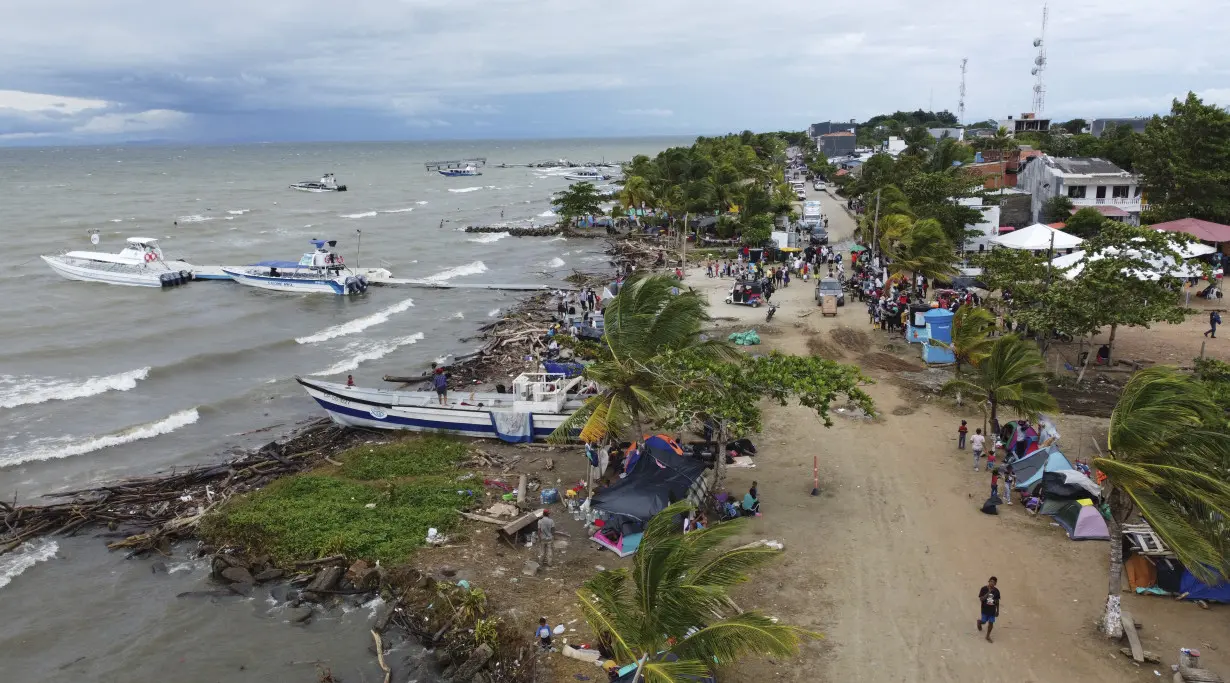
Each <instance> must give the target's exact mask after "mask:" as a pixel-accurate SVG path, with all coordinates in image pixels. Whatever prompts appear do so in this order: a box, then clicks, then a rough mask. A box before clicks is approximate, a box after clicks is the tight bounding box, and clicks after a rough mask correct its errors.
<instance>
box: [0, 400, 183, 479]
mask: <svg viewBox="0 0 1230 683" xmlns="http://www.w3.org/2000/svg"><path fill="white" fill-rule="evenodd" d="M200 418H201V415H200V413H198V412H197V410H196V408H190V409H188V410H181V411H180V412H178V413H173V414H171V415H168V416H167V417H164V418H162V419H161V420H158V421H157V422H150V423H148V424H143V425H137V426H136V427H129V428H128V429H124V430H121V431H118V432H115V433H114V434H107V435H105V436H91V437H89V438H86V439H79V440H74V439H72V438H71V437H70V438H62V439H46V440H42V442H43V443H44V444H47V445H45V446H43V447H41V448H34V449H30V448H28V447H23V448H20V449H8V450H5V451H0V467H8V466H10V465H20V464H22V463H26V462H34V461H38V460H55V459H58V458H71V457H73V456H77V455H85V454H86V453H93V452H94V451H98V450H102V449H104V448H111V447H112V446H121V445H123V444H126V443H132V442H133V441H140V440H142V439H152V438H153V437H155V436H159V435H161V434H169V433H171V432H173V431H175V430H177V429H179V428H180V427H186V426H188V425H190V424H193V423H195V422H196V421H197V420H199V419H200ZM36 443H37V442H36Z"/></svg>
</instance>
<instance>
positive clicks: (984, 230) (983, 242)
mask: <svg viewBox="0 0 1230 683" xmlns="http://www.w3.org/2000/svg"><path fill="white" fill-rule="evenodd" d="M957 203H958V204H961V205H962V206H968V207H970V208H972V209H978V210H979V211H981V212H982V220H981V221H979V222H978V223H975V224H973V225H966V226H965V229H966V231H967V232H968V231H976V232H977V233H978V234H977V235H974V236H972V237H966V238H965V251H967V252H983V251H987V250H989V249H990V248H991V242H990V239H991V238H992V237H995V236H996V235H998V234H999V207H998V206H983V205H982V200H981V199H980V198H978V197H963V198H961V199H958V200H957Z"/></svg>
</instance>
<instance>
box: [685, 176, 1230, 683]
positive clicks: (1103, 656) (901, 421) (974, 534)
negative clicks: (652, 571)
mask: <svg viewBox="0 0 1230 683" xmlns="http://www.w3.org/2000/svg"><path fill="white" fill-rule="evenodd" d="M825 208H826V211H827V212H828V213H829V215H830V232H831V233H833V234H834V238H833V239H834V242H836V241H838V240H840V239H842V238H843V237H845V236H848V235H849V232H850V230H852V228H853V222H852V221H851V220H850V219H849V217H848V216H847V215H846V214H845V212H844V210H843V209H841V208H840V207H839V206H837V204H836V203H835V202H833V201H831V200H826V201H825ZM688 280H689V282H688V284H689V285H691V286H693V287H696V288H698V289H701V290H702V291H706V292H708V293H709V299H710V302H711V304H712V306H713V308H712V312H713V314H714V315H715V316H722V317H726V318H735V319H737V321H738V322H734V321H730V320H721V321H718V325H719V326H720V327H722V328H723V329H729V328H732V327H737V326H739V325H743V326H745V327H744V328H746V327H752V326H755V327H756V328H757V329H759V330H761V333H762V338H763V340H764V344H763V345H762V346H761V347H757V348H756V349H755V350H756V351H758V352H763V351H765V350H767V349H771V348H777V349H781V350H783V351H787V352H791V353H807V352H808V343H807V342H808V340H809V339H812V338H815V339H818V340H822V341H823V342H824V343H825V344H827V347H828V348H831V349H833V350H834V352H835V353H837V354H840V356H841V357H840V358H838V359H839V360H842V361H843V362H850V363H856V364H860V365H864V367H866V368H869V367H870V366H869V365H867V364H866V363H860V362H859V361H860V358H862V357H863V356H864V355H865V354H868V353H874V352H877V351H881V350H882V349H883V347H884V344H885V343H886V341H887V338H886V337H884V336H882V335H883V334H884V333H881V332H878V331H872V330H871V329H870V328H869V326H868V325H867V318H866V315H865V313H864V312H863V309H862V307H861V306H859V305H858V304H857V303H854V304H852V305H847V306H846V307H844V308H842V309H841V310H840V312H839V314H838V316H837V317H836V318H822V317H821V316H820V313H819V311H818V309H817V308H816V305H815V302H814V300H813V298H812V290H811V288H810V287H807V286H801V285H802V283H798V284H796V285H792V286H791V287H789V288H786V289H783V290H780V291H779V292H778V293H777V294H775V295H774V297H773V299H774V303H779V304H781V306H782V308H781V310H780V311H779V312H778V314H777V316H776V317H775V318H774V320H773V324H772V325H766V324H765V323H764V309H763V308H762V309H749V308H746V307H741V306H733V305H726V304H724V303H722V298H724V296H725V291H726V289H727V288H728V287H729V285H730V281H729V280H718V279H709V278H706V277H705V276H704V273H703V271H700V272H696V271H694V272H693V273H692V274H691V275H690V276H689V278H688ZM840 327H848V328H850V330H851V332H849V333H847V334H846V335H845V336H844V337H843V338H844V339H846V340H847V342H849V341H851V340H855V343H847V344H846V345H845V346H843V345H842V344H841V343H840V342H838V341H836V340H835V339H834V338H833V336H832V334H831V332H832V331H833V330H834V329H836V328H840ZM860 338H862V339H864V340H865V341H864V342H862V343H858V342H857V340H859V339H860ZM866 371H867V372H868V373H869V374H871V376H873V377H874V378H875V379H876V380H877V384H875V385H873V386H871V387H870V388H869V390H870V393H871V394H872V396H873V397H874V398H875V400H876V402H877V405H878V406H879V409H880V414H881V417H880V418H879V419H877V420H869V419H866V418H860V417H846V416H845V415H843V414H841V413H835V414H834V420H835V424H834V425H833V427H831V428H825V427H824V426H823V425H822V424H820V422H819V421H818V420H817V419H816V417H815V415H814V414H813V413H811V412H810V411H808V410H806V409H802V408H798V407H790V408H778V407H767V408H766V425H765V430H764V432H763V434H762V435H761V436H760V438H759V439H758V441H757V443H758V446H759V448H760V455H759V457H757V458H756V462H757V466H756V468H755V469H745V470H739V469H732V470H730V471H729V476H728V478H727V484H728V489H729V490H731V491H733V492H735V493H738V494H740V495H741V494H742V493H743V492H744V491H746V489H747V487H748V486H749V485H750V484H751V482H752V480H757V481H759V489H760V493H761V496H762V499H763V501H764V516H762V517H760V518H757V519H755V520H753V522H752V523H751V526H750V530H749V534H748V535H749V538H775V539H778V540H780V541H782V542H784V543H785V544H786V553H785V557H784V558H783V559H782V560H781V561H780V562H777V563H775V564H774V565H772V566H771V567H770V568H768V569H767V570H765V571H763V572H761V573H759V574H757V575H756V578H755V580H754V582H753V583H752V584H750V585H748V586H747V587H746V588H745V589H743V590H742V591H741V592H740V593H739V595H738V601H739V602H740V604H742V605H744V606H745V607H747V606H751V605H755V606H756V607H758V608H760V609H763V610H764V611H766V612H767V613H769V614H770V615H773V616H776V617H779V618H781V619H783V620H786V621H788V622H790V623H794V624H798V625H800V626H803V627H806V628H809V629H813V630H815V631H819V632H822V633H823V634H824V635H825V637H824V639H823V640H820V641H817V642H815V643H811V644H809V645H807V646H806V648H805V652H804V655H803V656H802V657H800V658H798V659H793V660H784V661H779V662H774V661H769V660H758V661H757V660H751V661H748V662H746V663H741V664H740V665H739V666H738V667H736V668H735V670H734V671H732V672H731V674H732V675H731V676H730V678H729V680H733V681H765V680H770V679H775V680H788V681H835V682H837V681H840V682H842V683H845V682H847V681H873V682H876V683H888V682H907V681H909V682H915V681H918V682H935V683H940V682H944V683H974V682H976V681H996V682H1000V681H1013V683H1060V682H1066V681H1080V682H1081V683H1098V682H1102V681H1107V682H1110V681H1129V680H1140V681H1143V680H1168V679H1169V676H1170V672H1169V666H1168V664H1169V663H1171V662H1172V661H1175V659H1176V656H1177V655H1176V653H1177V650H1178V648H1179V647H1184V646H1186V647H1198V648H1201V649H1202V650H1203V651H1204V653H1205V660H1206V661H1207V662H1208V664H1209V665H1210V666H1211V667H1213V668H1215V669H1218V668H1220V669H1222V670H1223V671H1224V670H1226V667H1227V665H1228V663H1227V662H1226V658H1225V655H1224V654H1223V653H1227V652H1230V608H1225V607H1221V608H1219V607H1216V606H1215V607H1214V608H1213V609H1212V610H1208V611H1206V610H1202V609H1200V608H1199V607H1197V606H1195V605H1192V604H1186V603H1176V602H1174V601H1173V600H1168V599H1164V598H1145V597H1136V596H1131V595H1127V594H1125V595H1124V606H1125V608H1127V609H1130V610H1131V611H1132V612H1133V613H1134V614H1135V616H1136V618H1137V620H1138V621H1140V622H1142V623H1143V625H1144V628H1143V630H1142V631H1141V636H1142V640H1143V642H1144V647H1145V648H1146V649H1148V650H1151V651H1153V652H1156V653H1158V654H1160V655H1161V656H1162V657H1163V658H1164V661H1165V662H1166V663H1167V665H1166V666H1158V665H1147V666H1140V667H1138V666H1136V665H1134V664H1132V663H1131V662H1130V661H1129V660H1127V659H1125V658H1124V657H1123V656H1122V655H1120V654H1119V653H1118V651H1117V647H1111V646H1109V645H1107V644H1106V643H1105V641H1104V640H1102V639H1100V637H1099V636H1097V635H1096V633H1095V631H1094V627H1093V623H1094V620H1095V619H1096V618H1097V616H1098V615H1099V614H1100V608H1101V605H1102V604H1103V602H1104V600H1105V590H1106V578H1105V577H1106V564H1107V544H1106V543H1102V542H1095V541H1090V542H1084V543H1074V542H1072V541H1069V540H1068V539H1067V537H1066V536H1065V535H1064V533H1063V531H1062V530H1061V529H1059V528H1057V527H1055V526H1053V524H1052V523H1051V521H1050V519H1049V518H1045V517H1033V516H1029V515H1026V514H1024V513H1023V512H1022V510H1021V509H1020V506H1019V505H1017V506H1012V507H1001V508H1000V510H1001V512H1002V514H1000V515H999V516H988V515H984V514H981V513H980V512H979V511H978V507H979V505H980V504H981V502H982V501H983V500H984V499H985V498H986V497H987V495H988V494H989V476H988V475H987V474H986V473H985V472H978V473H975V472H974V471H973V468H972V465H971V462H970V460H969V451H959V450H957V449H956V443H955V436H956V426H957V424H958V422H959V420H960V418H961V417H966V418H967V419H969V420H970V424H971V425H973V424H974V423H975V422H976V421H978V422H980V421H981V418H980V417H978V416H977V415H976V414H975V412H974V411H973V410H971V411H970V413H969V414H967V415H964V416H962V415H958V414H955V413H951V412H949V410H948V409H946V408H944V407H941V406H940V405H938V404H936V403H932V402H930V401H928V400H925V399H919V398H906V397H903V395H902V394H901V392H900V390H899V389H898V388H897V387H896V386H895V385H893V384H891V380H892V376H891V374H890V373H887V372H883V371H878V370H875V369H874V368H871V369H869V370H866ZM1074 423H1075V421H1071V420H1068V421H1065V420H1064V419H1063V418H1062V417H1061V420H1060V423H1059V428H1060V431H1061V433H1062V432H1063V431H1064V429H1065V427H1069V428H1072V430H1073V434H1072V435H1070V436H1071V438H1072V440H1073V441H1075V438H1076V437H1075V434H1076V433H1080V432H1081V431H1082V430H1084V429H1087V428H1088V425H1089V419H1087V418H1085V419H1083V421H1082V422H1080V427H1079V428H1076V427H1074V426H1073V425H1074ZM1073 448H1075V445H1073ZM813 456H818V457H819V463H820V465H819V467H820V487H821V491H822V493H821V495H820V496H818V497H812V496H811V495H810V492H811V488H812V458H813ZM991 575H996V576H997V577H998V578H999V586H1000V588H1001V590H1002V591H1003V610H1002V612H1001V618H1000V622H999V623H998V624H997V626H996V629H995V642H994V643H993V644H992V643H987V642H986V641H985V640H983V639H982V638H981V637H980V636H981V634H979V633H977V632H976V631H975V628H974V621H975V618H976V616H977V605H976V598H977V592H978V588H979V587H980V586H981V585H983V584H984V583H985V582H986V579H987V578H988V577H989V576H991ZM1155 669H1156V670H1157V671H1159V672H1160V673H1162V674H1163V675H1164V677H1165V678H1164V679H1159V678H1158V677H1157V676H1155V675H1154V670H1155Z"/></svg>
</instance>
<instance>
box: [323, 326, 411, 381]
mask: <svg viewBox="0 0 1230 683" xmlns="http://www.w3.org/2000/svg"><path fill="white" fill-rule="evenodd" d="M422 339H423V333H422V332H416V333H414V334H412V335H409V336H406V337H396V338H394V339H360V340H357V341H353V342H350V343H349V344H347V345H346V348H344V349H342V350H341V351H340V352H338V354H339V355H343V356H346V359H345V360H340V361H338V362H337V363H334V364H333V365H330V366H329V367H327V368H325V369H324V370H321V371H320V372H313V373H312V375H313V376H316V377H325V376H328V375H337V374H341V373H343V372H350V371H351V370H354V369H356V368H358V367H359V365H361V364H363V363H366V362H367V361H369V360H377V359H380V358H384V357H385V356H387V355H389V354H390V353H392V352H394V351H396V350H397V349H399V348H401V347H403V346H405V345H407V344H414V343H416V342H418V341H421V340H422Z"/></svg>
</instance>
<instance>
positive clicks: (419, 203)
mask: <svg viewBox="0 0 1230 683" xmlns="http://www.w3.org/2000/svg"><path fill="white" fill-rule="evenodd" d="M426 203H427V200H423V201H421V202H415V204H418V205H419V206H423V205H424V204H426Z"/></svg>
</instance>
